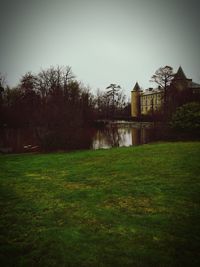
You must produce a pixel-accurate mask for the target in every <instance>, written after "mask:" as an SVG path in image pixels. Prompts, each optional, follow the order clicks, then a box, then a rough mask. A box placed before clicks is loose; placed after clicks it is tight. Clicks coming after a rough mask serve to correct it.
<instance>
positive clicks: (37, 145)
mask: <svg viewBox="0 0 200 267" xmlns="http://www.w3.org/2000/svg"><path fill="white" fill-rule="evenodd" d="M38 133H39V131H35V130H30V129H3V130H0V152H3V153H9V152H12V153H13V152H15V153H20V152H34V151H45V149H44V142H46V143H45V144H47V145H46V151H48V150H49V148H50V145H52V144H54V143H55V138H53V137H54V136H52V135H48V136H46V135H45V136H44V137H45V138H46V139H45V138H44V137H43V139H41V136H42V135H41V134H38ZM158 133H159V131H156V129H155V128H154V127H152V125H142V124H139V123H137V124H133V123H132V124H128V123H127V124H126V123H121V124H117V123H113V124H112V123H110V124H109V125H107V126H106V127H103V128H101V129H94V128H93V129H77V131H74V133H73V134H69V133H65V132H63V131H60V132H57V134H56V143H55V144H58V145H59V146H57V147H56V146H54V147H53V149H54V150H62V149H63V150H70V149H100V148H110V147H120V146H135V145H140V144H144V143H148V142H150V141H154V140H156V139H157V140H158V136H157V135H158ZM47 137H48V140H47ZM41 140H42V141H41ZM63 140H65V143H62V142H61V141H63ZM47 141H48V142H47ZM42 142H43V143H42ZM42 144H43V146H42ZM63 144H64V145H65V144H67V145H65V146H64V145H63Z"/></svg>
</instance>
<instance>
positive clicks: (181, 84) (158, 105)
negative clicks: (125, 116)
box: [131, 67, 200, 118]
mask: <svg viewBox="0 0 200 267" xmlns="http://www.w3.org/2000/svg"><path fill="white" fill-rule="evenodd" d="M170 87H171V88H172V90H177V91H178V92H180V93H183V92H184V91H186V90H190V92H191V93H192V94H193V95H196V94H197V95H198V98H199V96H200V84H197V83H194V82H193V81H192V79H188V78H187V77H186V75H185V73H184V72H183V69H182V68H181V67H179V69H178V71H177V73H176V74H175V75H174V78H173V80H172V81H171V84H170ZM163 96H164V91H163V89H162V88H161V87H160V86H158V87H157V88H148V89H146V90H144V91H143V90H142V89H141V88H140V86H139V84H138V82H136V84H135V86H134V88H133V90H132V91H131V116H132V117H135V118H138V117H140V115H148V114H152V113H153V112H156V111H161V110H162V106H163V98H164V97H163Z"/></svg>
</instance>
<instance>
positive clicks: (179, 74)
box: [174, 66, 187, 80]
mask: <svg viewBox="0 0 200 267" xmlns="http://www.w3.org/2000/svg"><path fill="white" fill-rule="evenodd" d="M174 79H176V80H187V77H186V76H185V73H184V71H183V69H182V67H181V66H180V67H179V68H178V71H177V73H176V74H175V75H174Z"/></svg>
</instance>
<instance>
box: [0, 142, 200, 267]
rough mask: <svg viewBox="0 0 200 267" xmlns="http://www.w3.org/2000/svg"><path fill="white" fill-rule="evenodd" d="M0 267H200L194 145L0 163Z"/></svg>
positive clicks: (4, 158) (198, 160)
mask: <svg viewBox="0 0 200 267" xmlns="http://www.w3.org/2000/svg"><path fill="white" fill-rule="evenodd" d="M0 199H1V201H0V205H1V207H0V208H1V213H0V257H1V259H0V264H1V266H3V267H4V266H5V267H7V266H39V267H40V266H41V267H46V266H58V267H62V266H66V267H68V266H69V267H83V266H85V267H93V266H94V267H96V266H99V267H104V266H105V267H107V266H120V267H125V266H131V267H150V266H154V267H155V266H162V267H165V266H166V267H171V266H174V267H175V266H176V267H178V266H180V267H182V266H188V267H191V266H200V142H186V143H184V142H177V143H158V144H149V145H143V146H137V147H129V148H115V149H110V150H97V151H78V152H71V153H51V154H21V155H1V156H0Z"/></svg>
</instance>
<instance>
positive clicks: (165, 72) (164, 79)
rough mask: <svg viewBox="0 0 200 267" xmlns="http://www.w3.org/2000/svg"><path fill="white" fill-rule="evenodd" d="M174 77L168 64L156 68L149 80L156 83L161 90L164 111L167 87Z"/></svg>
mask: <svg viewBox="0 0 200 267" xmlns="http://www.w3.org/2000/svg"><path fill="white" fill-rule="evenodd" d="M173 78H174V73H173V68H172V67H170V66H165V67H160V68H159V69H157V70H156V72H155V74H154V75H153V76H152V77H151V80H150V81H151V82H155V83H157V84H158V85H159V86H160V88H161V89H162V90H163V106H164V113H165V114H166V110H167V89H168V88H169V86H170V84H171V81H172V80H173Z"/></svg>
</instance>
